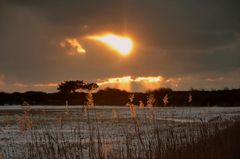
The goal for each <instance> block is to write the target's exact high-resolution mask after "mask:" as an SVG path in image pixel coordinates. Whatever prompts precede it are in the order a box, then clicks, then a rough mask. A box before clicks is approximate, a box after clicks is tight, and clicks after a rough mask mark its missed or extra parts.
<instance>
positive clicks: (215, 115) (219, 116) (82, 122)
mask: <svg viewBox="0 0 240 159" xmlns="http://www.w3.org/2000/svg"><path fill="white" fill-rule="evenodd" d="M68 111H69V112H68V113H67V114H66V112H65V106H32V107H31V117H32V119H33V126H34V130H33V131H35V132H38V133H43V132H45V131H51V132H52V133H62V134H63V135H64V136H66V138H67V139H68V140H73V139H72V138H71V137H69V136H72V135H69V134H70V133H73V132H74V129H76V128H78V129H79V130H80V131H81V137H82V138H84V139H85V140H84V141H85V142H88V136H89V125H88V124H87V122H88V121H89V120H90V121H91V122H92V123H94V124H95V125H97V126H98V127H97V128H98V129H99V132H100V133H101V134H102V135H103V136H105V137H106V140H107V139H108V138H109V137H110V138H111V142H112V141H113V139H116V141H117V140H119V139H120V138H121V136H123V134H124V133H126V132H129V131H132V129H133V127H134V126H133V123H132V120H131V113H130V111H129V108H128V107H126V106H125V107H124V106H121V107H120V106H95V108H94V109H91V110H89V113H86V112H84V109H83V106H69V107H68ZM113 112H114V113H115V114H117V116H118V118H117V119H113V114H114V113H113ZM136 112H137V117H138V119H139V121H140V125H141V128H142V132H143V133H144V132H146V131H149V130H150V129H151V125H150V124H149V122H151V121H150V120H151V115H152V114H151V113H150V112H149V109H148V108H144V109H140V108H137V107H136ZM153 112H154V116H155V119H156V121H157V122H158V123H159V125H160V126H161V127H162V128H163V129H164V128H165V127H172V128H173V129H174V128H178V127H182V128H184V125H186V124H189V123H192V124H196V123H201V122H215V121H217V120H221V121H226V120H228V121H229V120H232V119H233V118H234V117H236V116H239V115H240V107H164V108H162V107H156V108H153ZM21 113H22V108H21V106H0V148H4V146H5V145H6V144H7V143H8V144H9V143H11V144H14V145H23V144H25V143H27V142H28V141H29V140H31V137H30V134H31V132H27V133H22V132H21V131H20V130H19V127H18V124H17V122H16V118H17V116H18V115H21ZM60 120H61V121H60ZM42 123H44V124H42ZM96 123H97V124H96Z"/></svg>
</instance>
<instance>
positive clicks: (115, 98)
mask: <svg viewBox="0 0 240 159" xmlns="http://www.w3.org/2000/svg"><path fill="white" fill-rule="evenodd" d="M97 88H98V85H97V84H96V83H85V82H84V81H65V82H62V83H60V84H59V85H58V88H57V90H58V92H55V93H45V92H33V91H28V92H25V93H19V92H14V93H5V92H0V105H21V104H23V103H24V102H28V103H29V104H31V105H65V103H66V100H67V101H68V104H70V105H84V104H85V102H86V95H87V94H88V93H89V92H90V93H92V96H93V100H94V103H95V105H118V106H125V105H126V103H127V102H128V101H129V95H131V94H134V99H133V103H134V104H135V105H139V104H144V105H146V104H147V101H148V97H149V96H150V95H151V96H154V98H155V103H154V106H240V89H231V90H229V89H223V90H211V91H207V90H195V89H191V90H189V91H173V90H172V89H170V88H160V89H158V90H154V91H148V92H145V93H142V92H127V91H123V90H119V89H114V88H106V89H104V90H97Z"/></svg>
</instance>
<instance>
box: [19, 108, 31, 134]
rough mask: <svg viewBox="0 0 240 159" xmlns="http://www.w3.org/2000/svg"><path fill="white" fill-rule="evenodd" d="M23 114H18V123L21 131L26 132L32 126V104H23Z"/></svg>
mask: <svg viewBox="0 0 240 159" xmlns="http://www.w3.org/2000/svg"><path fill="white" fill-rule="evenodd" d="M22 110H23V114H22V115H17V117H16V118H17V119H16V120H17V124H18V127H19V129H20V131H21V132H26V131H27V130H29V129H31V128H32V117H31V116H30V110H31V106H30V105H23V106H22Z"/></svg>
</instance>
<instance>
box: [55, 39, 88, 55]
mask: <svg viewBox="0 0 240 159" xmlns="http://www.w3.org/2000/svg"><path fill="white" fill-rule="evenodd" d="M60 46H61V47H62V48H70V49H69V50H68V54H69V55H75V54H76V53H77V54H85V53H86V50H85V49H84V48H83V47H82V45H81V44H80V42H79V41H78V40H77V39H76V38H67V39H65V40H64V41H62V42H61V43H60Z"/></svg>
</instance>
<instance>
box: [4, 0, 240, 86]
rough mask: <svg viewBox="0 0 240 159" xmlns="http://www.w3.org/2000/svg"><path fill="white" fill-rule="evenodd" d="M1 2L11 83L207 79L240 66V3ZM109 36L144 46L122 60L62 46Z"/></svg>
mask: <svg viewBox="0 0 240 159" xmlns="http://www.w3.org/2000/svg"><path fill="white" fill-rule="evenodd" d="M1 3H2V4H1V5H0V23H1V25H0V33H1V37H0V73H1V74H4V75H5V79H7V81H8V82H11V81H13V82H16V81H17V82H25V83H39V82H43V83H44V82H55V81H61V80H66V79H69V78H70V79H79V78H80V79H86V80H94V79H96V78H104V77H114V76H124V75H135V76H141V75H163V76H168V77H173V76H176V77H179V76H183V75H188V76H191V75H192V76H194V75H197V74H201V75H202V74H205V75H206V76H207V75H208V74H207V73H209V72H211V73H212V74H216V76H217V75H219V76H222V75H224V74H226V73H228V72H236V70H239V67H240V57H239V56H240V55H239V52H240V1H239V0H211V1H208V0H201V1H193V0H181V1H180V0H51V1H50V0H48V1H43V0H8V1H3V2H1ZM85 26H86V28H84V27H85ZM102 31H113V32H119V33H121V32H127V33H129V34H130V35H132V36H133V37H134V38H135V39H136V41H137V44H138V49H137V50H136V53H135V54H133V55H131V56H130V57H129V58H127V59H119V58H118V57H117V56H115V55H114V54H111V53H109V52H108V51H106V49H105V48H102V47H101V46H98V45H97V46H95V45H94V44H89V43H86V44H85V45H84V47H87V50H88V52H89V53H87V54H86V56H82V57H78V58H75V57H69V56H66V55H65V54H64V50H63V49H62V48H60V47H59V46H58V44H59V42H60V41H61V40H63V39H64V38H66V37H73V38H78V37H81V36H85V35H89V34H93V33H99V32H102ZM100 66H101V67H100ZM236 76H237V77H239V76H240V75H239V74H237V73H236ZM235 83H236V81H235Z"/></svg>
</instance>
